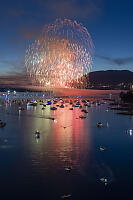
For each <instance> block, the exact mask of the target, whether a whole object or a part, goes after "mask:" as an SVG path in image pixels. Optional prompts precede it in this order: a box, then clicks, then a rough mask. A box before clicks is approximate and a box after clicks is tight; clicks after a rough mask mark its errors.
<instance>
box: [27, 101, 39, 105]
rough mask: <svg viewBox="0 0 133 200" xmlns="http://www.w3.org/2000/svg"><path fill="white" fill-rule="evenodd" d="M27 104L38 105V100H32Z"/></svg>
mask: <svg viewBox="0 0 133 200" xmlns="http://www.w3.org/2000/svg"><path fill="white" fill-rule="evenodd" d="M27 106H37V101H31V102H29V103H27Z"/></svg>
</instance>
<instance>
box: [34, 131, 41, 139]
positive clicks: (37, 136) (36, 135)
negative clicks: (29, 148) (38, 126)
mask: <svg viewBox="0 0 133 200" xmlns="http://www.w3.org/2000/svg"><path fill="white" fill-rule="evenodd" d="M35 137H36V138H40V132H39V131H38V130H37V131H36V132H35Z"/></svg>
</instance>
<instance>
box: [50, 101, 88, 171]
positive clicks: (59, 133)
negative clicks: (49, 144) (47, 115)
mask: <svg viewBox="0 0 133 200" xmlns="http://www.w3.org/2000/svg"><path fill="white" fill-rule="evenodd" d="M67 105H68V107H65V108H64V109H62V110H61V108H59V109H58V110H57V111H56V120H57V123H55V124H54V126H53V127H52V128H53V129H52V132H53V133H54V140H55V146H56V152H57V156H59V159H60V161H61V162H63V166H64V167H68V166H69V167H76V168H79V167H80V166H81V162H80V161H81V160H82V157H84V156H85V155H86V153H87V154H88V147H89V146H90V142H91V140H90V134H88V133H86V130H87V131H88V127H89V118H86V119H80V118H79V116H80V115H81V111H80V109H79V108H78V107H76V108H74V110H69V108H70V105H69V104H67ZM85 127H86V128H85ZM88 137H89V138H88ZM85 151H86V152H85Z"/></svg>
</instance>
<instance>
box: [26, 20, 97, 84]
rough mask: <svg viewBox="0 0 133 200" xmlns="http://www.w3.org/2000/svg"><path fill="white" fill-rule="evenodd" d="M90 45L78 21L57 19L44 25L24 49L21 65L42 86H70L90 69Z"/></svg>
mask: <svg viewBox="0 0 133 200" xmlns="http://www.w3.org/2000/svg"><path fill="white" fill-rule="evenodd" d="M93 47H94V46H93V42H92V39H91V36H90V34H89V33H88V31H87V29H86V28H85V27H84V26H83V25H82V24H78V23H77V22H76V21H74V22H73V21H71V20H69V19H64V20H61V19H57V20H56V21H55V22H54V23H53V24H50V25H45V26H44V29H43V31H42V34H41V36H40V37H39V38H38V40H35V42H34V43H33V44H32V45H31V46H29V48H28V49H27V50H26V55H25V66H26V68H27V72H28V74H29V75H30V76H31V77H32V79H33V80H34V82H36V83H37V84H39V85H42V86H43V87H45V88H64V87H65V88H70V87H71V86H72V83H73V82H74V81H77V82H79V80H80V78H81V77H82V76H83V75H84V74H87V73H88V72H89V71H90V68H91V62H92V52H93Z"/></svg>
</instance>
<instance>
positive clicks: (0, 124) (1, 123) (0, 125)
mask: <svg viewBox="0 0 133 200" xmlns="http://www.w3.org/2000/svg"><path fill="white" fill-rule="evenodd" d="M5 125H6V122H2V121H1V120H0V128H3V127H4V126H5Z"/></svg>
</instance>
